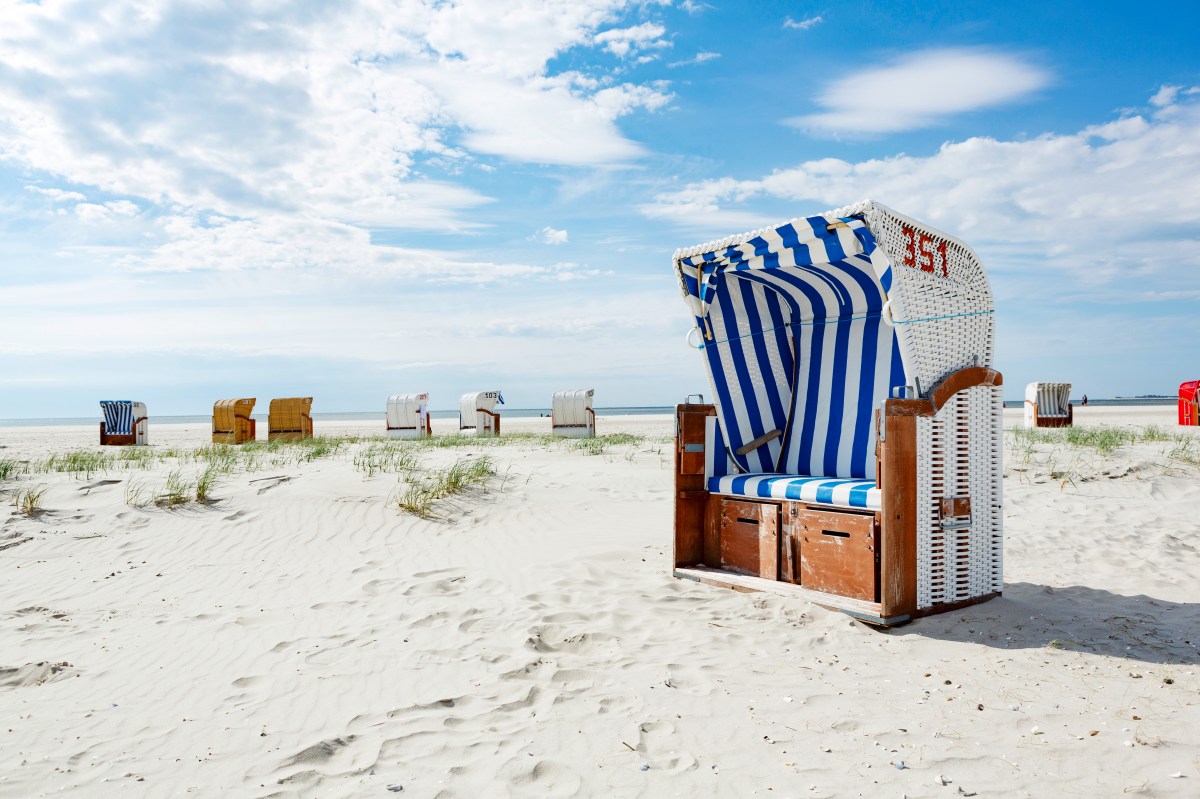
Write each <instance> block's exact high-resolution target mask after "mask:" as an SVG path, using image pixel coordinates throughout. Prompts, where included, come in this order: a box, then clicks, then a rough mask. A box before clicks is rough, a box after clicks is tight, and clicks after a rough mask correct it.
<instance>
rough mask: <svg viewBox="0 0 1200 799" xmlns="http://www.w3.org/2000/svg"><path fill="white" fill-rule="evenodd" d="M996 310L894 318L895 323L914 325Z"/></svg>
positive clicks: (986, 313) (984, 314)
mask: <svg viewBox="0 0 1200 799" xmlns="http://www.w3.org/2000/svg"><path fill="white" fill-rule="evenodd" d="M993 313H995V311H974V312H972V313H952V314H948V315H947V316H931V317H929V318H928V319H903V320H902V319H893V320H892V324H894V325H913V324H916V323H917V322H936V321H938V320H940V319H962V318H963V317H964V316H988V315H990V314H993Z"/></svg>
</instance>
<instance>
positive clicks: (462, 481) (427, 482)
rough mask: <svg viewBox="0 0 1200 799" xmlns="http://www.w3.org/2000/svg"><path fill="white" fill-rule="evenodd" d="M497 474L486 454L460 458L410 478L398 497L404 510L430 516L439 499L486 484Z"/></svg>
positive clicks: (426, 517) (398, 502) (423, 516)
mask: <svg viewBox="0 0 1200 799" xmlns="http://www.w3.org/2000/svg"><path fill="white" fill-rule="evenodd" d="M495 476H496V467H495V466H494V465H493V463H492V459H491V458H489V457H487V456H486V455H483V456H480V457H477V458H459V459H458V460H456V461H455V462H454V463H453V464H451V465H450V466H448V467H446V468H445V469H440V470H435V471H431V472H429V473H428V474H427V475H425V476H424V477H423V478H419V479H412V480H410V481H409V483H408V485H407V486H406V487H405V489H404V491H403V492H402V493H401V494H400V497H399V498H398V499H397V505H399V507H400V510H402V511H405V512H407V513H411V514H413V515H414V516H420V517H421V518H423V519H430V518H433V517H434V514H433V510H434V503H435V502H437V501H438V500H440V499H445V498H446V497H451V496H456V495H459V494H464V493H466V492H467V491H470V490H472V489H476V488H480V487H483V486H485V485H487V483H488V482H489V481H490V480H491V479H492V478H493V477H495Z"/></svg>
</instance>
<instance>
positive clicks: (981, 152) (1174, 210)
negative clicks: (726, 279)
mask: <svg viewBox="0 0 1200 799" xmlns="http://www.w3.org/2000/svg"><path fill="white" fill-rule="evenodd" d="M1180 96H1186V97H1189V98H1190V97H1191V96H1190V95H1186V93H1185V92H1180ZM1196 97H1197V98H1200V95H1196ZM1164 153H1169V154H1170V157H1164ZM1198 180H1200V99H1189V100H1187V101H1185V102H1180V103H1179V104H1176V105H1169V106H1164V107H1161V108H1158V109H1156V110H1155V111H1154V113H1152V114H1150V115H1138V116H1130V117H1122V118H1119V119H1116V120H1113V121H1111V122H1108V123H1105V124H1100V125H1093V126H1090V127H1087V128H1084V129H1083V130H1081V131H1079V132H1078V133H1074V134H1046V135H1043V136H1039V137H1037V138H1035V139H1030V140H1020V141H1001V140H996V139H991V138H972V139H967V140H966V141H961V142H952V143H947V144H944V145H943V146H942V147H941V148H940V149H939V150H938V151H937V152H936V153H934V154H932V155H929V156H925V157H916V156H907V155H898V156H894V157H890V158H882V159H871V160H867V161H860V162H849V161H843V160H840V159H834V158H828V159H822V160H817V161H808V162H805V163H802V164H799V165H797V166H792V167H788V168H784V169H779V170H776V171H774V172H772V173H771V174H769V175H766V176H763V177H761V178H757V179H749V180H739V179H734V178H720V179H715V180H709V181H703V182H699V183H694V184H691V185H689V186H687V187H685V188H684V189H682V190H679V191H675V192H671V193H665V194H662V195H659V197H658V198H657V199H656V202H654V203H652V204H649V205H647V206H645V207H644V208H643V209H642V210H643V212H644V213H645V214H646V215H647V216H650V217H653V218H659V219H670V220H674V221H675V222H677V223H678V224H680V225H681V226H685V227H687V228H689V229H693V228H695V227H697V223H699V224H701V225H704V226H705V229H706V232H705V233H704V234H703V235H701V236H700V237H699V238H706V237H707V238H714V237H716V236H718V235H722V234H725V233H732V232H735V231H737V230H746V229H752V228H757V227H761V226H762V225H763V224H767V223H770V222H771V221H773V220H769V219H764V218H762V215H761V214H759V215H757V220H756V221H754V220H752V219H750V218H749V217H750V216H751V211H750V208H749V207H748V206H750V205H752V204H753V203H754V202H761V201H764V200H774V201H775V202H778V201H779V200H785V201H787V202H788V203H794V204H795V208H796V211H797V213H810V212H812V213H815V212H819V211H821V210H825V209H828V208H837V207H840V206H843V205H846V204H848V203H851V202H854V201H856V200H860V199H863V198H867V197H870V198H872V199H875V200H879V201H880V202H883V203H886V204H887V205H890V206H892V207H893V208H895V209H897V210H898V211H901V212H902V213H907V214H910V215H912V216H914V217H916V218H918V219H922V220H925V221H928V222H929V223H931V224H933V225H935V226H937V227H939V228H940V229H942V230H946V231H948V232H951V233H953V234H954V235H957V236H959V237H961V238H962V239H963V240H965V241H967V242H969V243H971V244H972V245H973V246H975V247H976V248H977V249H979V250H980V251H981V253H982V254H983V255H984V256H985V262H986V263H988V265H989V267H995V268H997V269H999V270H1001V271H1006V270H1007V271H1011V272H1014V273H1024V272H1026V271H1028V270H1033V271H1034V272H1035V273H1036V274H1037V276H1038V279H1039V280H1043V281H1044V280H1046V279H1047V275H1051V274H1055V273H1058V274H1064V275H1072V276H1073V277H1074V278H1076V279H1077V281H1078V283H1075V284H1072V286H1073V289H1072V290H1075V291H1083V290H1084V289H1085V288H1087V290H1089V291H1096V292H1099V294H1098V295H1097V296H1101V295H1102V296H1105V297H1109V298H1110V299H1112V300H1121V299H1125V298H1126V297H1127V296H1129V292H1130V291H1131V290H1132V291H1135V292H1136V293H1137V294H1138V295H1139V296H1142V295H1143V293H1144V292H1151V291H1153V292H1164V293H1165V294H1164V296H1175V295H1174V294H1173V292H1178V291H1188V290H1194V289H1195V275H1196V271H1195V270H1196V269H1198V268H1200V250H1198V249H1197V247H1196V242H1197V240H1200V195H1198V194H1197V193H1196V191H1195V187H1196V185H1197V181H1198ZM1151 276H1153V283H1150V284H1144V283H1141V282H1140V281H1141V280H1142V279H1146V278H1149V277H1151ZM1144 296H1146V297H1147V298H1149V297H1150V296H1151V295H1149V294H1145V295H1144Z"/></svg>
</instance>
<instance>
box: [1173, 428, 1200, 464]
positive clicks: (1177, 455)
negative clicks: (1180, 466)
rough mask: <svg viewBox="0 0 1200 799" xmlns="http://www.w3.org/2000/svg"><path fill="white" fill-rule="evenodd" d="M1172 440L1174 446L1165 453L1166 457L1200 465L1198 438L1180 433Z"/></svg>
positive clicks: (1199, 441) (1199, 442)
mask: <svg viewBox="0 0 1200 799" xmlns="http://www.w3.org/2000/svg"><path fill="white" fill-rule="evenodd" d="M1173 440H1174V441H1175V446H1174V447H1173V448H1172V449H1171V450H1170V451H1169V452H1168V453H1167V457H1168V458H1171V459H1172V460H1177V461H1183V462H1184V463H1189V464H1191V465H1192V466H1200V439H1197V438H1194V437H1193V436H1187V435H1181V436H1176V437H1175V438H1174V439H1173Z"/></svg>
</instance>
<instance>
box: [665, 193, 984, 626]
mask: <svg viewBox="0 0 1200 799" xmlns="http://www.w3.org/2000/svg"><path fill="white" fill-rule="evenodd" d="M674 263H675V271H676V276H677V278H678V280H679V284H680V287H681V290H682V293H683V296H684V299H685V302H686V303H687V306H688V308H689V310H690V312H691V315H692V317H693V318H694V321H695V327H694V328H693V330H692V331H691V332H690V333H689V335H688V338H689V342H690V343H691V344H692V346H694V347H697V348H698V349H700V351H701V355H702V357H703V361H704V364H705V367H706V369H707V372H708V377H709V381H710V387H711V391H712V394H713V397H714V402H713V403H712V404H702V403H697V404H684V405H680V406H678V408H677V410H676V414H677V418H676V430H677V446H676V457H675V461H676V478H675V479H676V489H677V490H676V497H677V499H676V511H675V551H674V565H675V575H676V576H678V577H684V578H689V579H694V580H699V581H701V582H706V583H710V584H714V585H721V586H727V587H736V588H742V589H747V588H749V589H758V590H771V591H775V592H778V593H785V594H789V595H795V596H801V597H806V598H808V599H811V600H813V601H816V602H818V603H820V604H823V605H826V606H828V607H835V608H839V609H841V610H844V611H847V612H849V613H851V614H853V615H855V616H857V617H859V618H862V619H864V620H866V621H869V622H872V623H876V624H884V625H890V624H899V623H903V622H906V621H908V620H910V619H912V618H915V617H917V616H922V615H928V614H931V613H937V612H941V611H944V610H950V609H952V608H957V607H961V606H963V605H966V604H971V603H974V602H980V601H983V600H986V599H989V598H991V597H994V596H997V595H999V593H1000V591H1001V589H1002V587H1003V522H1002V516H1001V446H1002V426H1001V424H1002V416H1001V414H1002V408H1003V397H1002V388H1001V384H1002V382H1003V380H1002V377H1001V375H1000V374H999V373H998V372H997V371H995V370H994V369H992V348H993V338H994V322H993V305H992V296H991V290H990V287H989V285H988V280H987V275H986V274H985V273H984V270H983V267H982V266H981V265H980V263H979V260H978V258H977V257H976V256H975V253H974V252H972V251H971V249H970V248H969V247H967V246H966V245H965V244H963V243H962V242H960V241H958V240H957V239H954V238H951V237H950V236H948V235H946V234H945V233H941V232H939V231H937V230H935V229H933V228H931V227H929V226H928V225H925V224H922V223H920V222H917V221H915V220H913V219H909V218H907V217H905V216H902V215H900V214H898V213H896V212H895V211H892V210H891V209H889V208H887V207H885V206H883V205H880V204H878V203H874V202H871V201H864V202H861V203H858V204H856V205H853V206H849V207H846V208H842V209H838V210H836V211H831V212H828V213H825V214H822V215H819V216H812V217H808V218H805V219H796V220H793V221H791V222H788V223H786V224H782V225H778V226H775V227H769V228H764V229H762V230H758V231H754V232H752V233H745V234H742V235H738V236H730V237H728V238H726V239H722V240H719V241H714V242H710V243H707V244H702V245H699V246H697V247H691V248H688V249H684V250H680V251H678V252H676V253H675V257H674Z"/></svg>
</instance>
